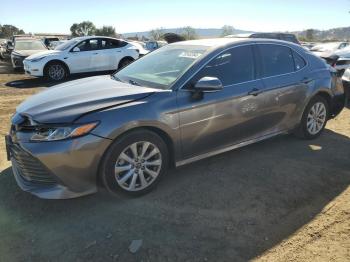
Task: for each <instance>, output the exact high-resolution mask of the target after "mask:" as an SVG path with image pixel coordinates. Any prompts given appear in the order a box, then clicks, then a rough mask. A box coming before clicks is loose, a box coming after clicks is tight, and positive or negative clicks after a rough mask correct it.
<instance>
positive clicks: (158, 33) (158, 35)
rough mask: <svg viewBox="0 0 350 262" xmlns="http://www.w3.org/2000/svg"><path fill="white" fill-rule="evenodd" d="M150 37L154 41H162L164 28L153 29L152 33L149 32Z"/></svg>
mask: <svg viewBox="0 0 350 262" xmlns="http://www.w3.org/2000/svg"><path fill="white" fill-rule="evenodd" d="M149 36H150V38H151V39H152V40H155V41H157V40H161V39H163V36H164V30H163V29H162V28H156V29H152V30H151V31H150V32H149Z"/></svg>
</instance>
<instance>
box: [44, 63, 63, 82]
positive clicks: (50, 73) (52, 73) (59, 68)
mask: <svg viewBox="0 0 350 262" xmlns="http://www.w3.org/2000/svg"><path fill="white" fill-rule="evenodd" d="M45 76H46V77H47V78H48V79H49V80H51V81H62V80H64V79H65V78H66V77H67V76H68V70H67V68H66V67H65V66H64V65H63V64H62V63H59V62H53V63H50V64H49V65H47V66H46V68H45Z"/></svg>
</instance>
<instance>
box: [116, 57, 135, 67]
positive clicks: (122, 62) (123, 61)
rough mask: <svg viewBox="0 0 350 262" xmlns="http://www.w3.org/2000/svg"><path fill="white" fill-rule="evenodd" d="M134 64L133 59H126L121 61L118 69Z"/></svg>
mask: <svg viewBox="0 0 350 262" xmlns="http://www.w3.org/2000/svg"><path fill="white" fill-rule="evenodd" d="M132 62H134V59H132V58H130V57H125V58H123V59H122V60H121V61H120V63H119V66H118V69H122V68H124V67H126V66H128V65H129V64H131V63H132Z"/></svg>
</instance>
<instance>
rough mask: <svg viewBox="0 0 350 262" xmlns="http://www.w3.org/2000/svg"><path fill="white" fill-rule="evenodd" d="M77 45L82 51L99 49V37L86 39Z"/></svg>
mask: <svg viewBox="0 0 350 262" xmlns="http://www.w3.org/2000/svg"><path fill="white" fill-rule="evenodd" d="M76 47H78V48H79V49H80V51H92V50H97V49H98V39H90V40H85V41H83V42H81V43H79V44H78V45H77V46H76Z"/></svg>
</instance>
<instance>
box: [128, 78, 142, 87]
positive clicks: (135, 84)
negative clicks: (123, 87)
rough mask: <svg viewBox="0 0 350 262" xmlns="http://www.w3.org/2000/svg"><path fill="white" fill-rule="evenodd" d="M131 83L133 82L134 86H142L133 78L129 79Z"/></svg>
mask: <svg viewBox="0 0 350 262" xmlns="http://www.w3.org/2000/svg"><path fill="white" fill-rule="evenodd" d="M129 84H132V85H133V86H141V85H140V84H139V83H137V82H136V81H134V80H131V79H130V80H129Z"/></svg>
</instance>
